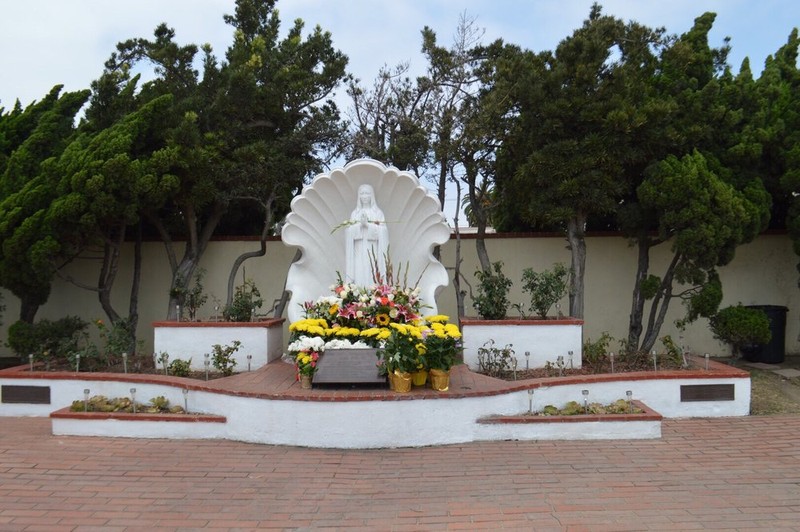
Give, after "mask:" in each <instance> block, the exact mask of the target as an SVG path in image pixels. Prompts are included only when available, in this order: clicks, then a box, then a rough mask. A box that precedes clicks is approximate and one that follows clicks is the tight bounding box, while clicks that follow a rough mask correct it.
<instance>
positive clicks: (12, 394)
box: [0, 384, 50, 405]
mask: <svg viewBox="0 0 800 532" xmlns="http://www.w3.org/2000/svg"><path fill="white" fill-rule="evenodd" d="M0 398H2V402H3V403H26V404H32V405H49V404H50V387H49V386H16V385H13V384H12V385H8V384H4V385H3V386H0Z"/></svg>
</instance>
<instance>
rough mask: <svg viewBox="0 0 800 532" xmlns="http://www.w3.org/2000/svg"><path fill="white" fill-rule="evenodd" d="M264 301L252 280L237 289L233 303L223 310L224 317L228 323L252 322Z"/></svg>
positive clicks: (246, 281)
mask: <svg viewBox="0 0 800 532" xmlns="http://www.w3.org/2000/svg"><path fill="white" fill-rule="evenodd" d="M263 304H264V301H263V300H262V299H261V293H260V292H259V291H258V288H257V287H256V284H255V282H254V281H253V280H252V279H247V280H245V282H244V283H242V284H241V285H239V286H237V287H236V292H235V293H234V295H233V301H231V304H230V305H227V306H226V307H225V308H224V309H223V310H222V317H223V318H225V320H226V321H252V320H253V316H255V311H256V309H258V308H261V305H263Z"/></svg>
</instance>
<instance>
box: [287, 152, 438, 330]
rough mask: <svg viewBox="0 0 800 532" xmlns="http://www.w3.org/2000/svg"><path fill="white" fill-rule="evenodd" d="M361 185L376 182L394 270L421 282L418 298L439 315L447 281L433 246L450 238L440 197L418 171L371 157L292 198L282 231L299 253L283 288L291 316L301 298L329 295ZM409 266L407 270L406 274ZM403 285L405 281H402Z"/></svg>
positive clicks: (298, 313) (297, 314)
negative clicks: (439, 298)
mask: <svg viewBox="0 0 800 532" xmlns="http://www.w3.org/2000/svg"><path fill="white" fill-rule="evenodd" d="M363 184H369V185H372V187H373V189H374V192H375V199H376V202H377V205H378V206H379V207H380V209H381V210H383V213H384V216H385V218H386V227H387V228H388V231H389V258H390V261H391V263H392V265H393V267H394V270H395V273H397V272H398V271H400V269H401V268H402V272H403V275H402V278H400V279H397V277H398V276H397V275H395V278H396V280H397V281H402V280H403V278H405V279H407V283H406V284H407V285H408V286H409V287H413V286H418V287H419V288H420V297H421V298H422V300H423V303H424V304H425V305H428V308H425V309H424V313H425V314H434V313H436V295H437V294H438V293H439V291H440V290H441V289H442V288H443V287H445V286H446V285H447V283H448V277H447V271H446V270H445V267H444V266H443V265H442V264H441V263H440V262H439V261H438V260H436V258H435V257H434V256H433V249H434V247H435V246H437V245H441V244H444V243H445V242H447V241H448V239H449V238H450V227H449V226H448V225H447V220H446V219H445V217H444V215H443V214H442V210H441V207H440V205H439V201H438V199H437V198H436V197H435V196H434V195H432V194H431V193H429V192H428V190H427V189H426V188H425V187H424V186H423V185H421V184H420V182H419V180H418V179H417V178H416V176H415V175H413V174H411V173H409V172H401V171H400V170H398V169H397V168H394V167H387V166H385V165H384V164H383V163H381V162H379V161H375V160H372V159H358V160H355V161H352V162H350V163H348V164H347V165H345V166H344V168H337V169H335V170H333V171H331V172H330V174H319V175H318V176H316V177H315V178H314V179H313V181H312V182H311V183H310V184H309V185H307V186H306V187H304V188H303V191H302V193H301V194H300V195H299V196H297V197H295V198H294V199H293V200H292V205H291V213H290V214H289V215H288V216H287V217H286V224H285V225H284V227H283V230H282V232H281V235H282V239H283V242H284V244H286V245H288V246H295V247H297V248H299V250H300V251H301V253H302V256H301V257H300V259H299V260H298V261H297V262H295V263H293V264H292V265H291V266H290V267H289V274H288V277H287V280H286V289H287V290H289V291H290V292H291V294H292V295H291V299H290V301H289V306H288V308H287V317H288V319H289V320H290V321H291V322H293V321H296V320H298V319H301V318H302V317H303V310H302V304H303V303H304V302H306V301H314V300H316V299H317V298H318V297H320V296H323V295H330V294H331V291H330V289H331V286H332V285H334V284H335V283H336V280H337V272H340V273H341V274H342V277H344V272H345V266H346V265H345V248H346V241H345V234H346V233H347V231H346V225H345V226H343V225H342V224H343V223H346V222H347V221H348V220H349V218H350V216H351V213H352V212H353V209H354V208H355V206H356V203H357V198H358V189H359V187H360V186H361V185H363ZM406 271H407V272H408V274H407V275H406ZM401 284H402V283H401Z"/></svg>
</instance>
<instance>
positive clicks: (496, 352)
mask: <svg viewBox="0 0 800 532" xmlns="http://www.w3.org/2000/svg"><path fill="white" fill-rule="evenodd" d="M513 359H514V350H513V349H511V344H506V346H505V347H503V348H499V347H495V346H494V340H489V341H487V342H486V343H484V344H483V346H481V347H479V348H478V368H479V369H478V371H480V372H481V373H485V374H487V375H490V376H492V377H502V376H503V375H505V374H507V373H508V372H510V371H511V370H512V360H513Z"/></svg>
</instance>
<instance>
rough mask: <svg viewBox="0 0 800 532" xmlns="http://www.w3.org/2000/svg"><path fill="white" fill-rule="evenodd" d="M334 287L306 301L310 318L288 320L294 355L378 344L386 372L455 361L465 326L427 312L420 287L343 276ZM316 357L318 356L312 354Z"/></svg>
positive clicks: (436, 366) (443, 365)
mask: <svg viewBox="0 0 800 532" xmlns="http://www.w3.org/2000/svg"><path fill="white" fill-rule="evenodd" d="M331 290H332V292H333V295H330V296H324V297H320V298H318V299H317V300H316V301H313V302H307V303H305V304H304V305H303V307H304V310H305V318H304V319H302V320H298V321H295V322H294V323H292V324H291V325H289V332H290V342H291V343H290V345H289V351H290V352H294V353H295V360H298V359H299V360H300V361H301V362H303V361H306V358H305V357H306V356H310V353H311V352H315V353H317V354H319V353H320V352H322V351H325V350H326V349H341V348H358V347H372V348H377V352H376V354H377V356H378V367H379V368H380V371H381V373H382V374H385V375H389V376H391V375H395V374H397V373H402V374H410V373H413V372H417V371H418V370H429V369H434V370H440V371H444V372H447V371H448V370H449V369H450V368H451V367H452V366H453V365H454V364H455V362H456V359H457V357H458V352H459V349H460V347H461V331H460V330H459V329H458V326H457V325H455V324H452V323H448V321H449V318H448V317H447V316H444V315H436V316H422V315H421V313H420V310H421V308H422V307H423V305H422V302H421V301H420V299H419V290H418V289H407V288H402V287H400V286H399V285H395V286H392V285H389V284H376V285H373V286H371V287H360V286H356V285H353V284H347V283H342V282H341V279H340V282H339V283H338V284H337V285H335V286H333V287H332V288H331ZM312 342H313V343H312ZM312 362H316V360H311V359H308V363H312ZM296 364H297V365H298V368H299V367H300V364H298V363H297V362H296ZM298 371H299V369H298Z"/></svg>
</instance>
